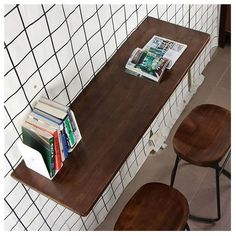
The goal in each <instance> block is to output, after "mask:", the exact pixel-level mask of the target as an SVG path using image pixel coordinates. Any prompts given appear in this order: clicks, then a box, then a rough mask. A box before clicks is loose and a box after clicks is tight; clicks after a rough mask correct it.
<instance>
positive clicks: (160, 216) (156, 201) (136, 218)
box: [114, 183, 189, 230]
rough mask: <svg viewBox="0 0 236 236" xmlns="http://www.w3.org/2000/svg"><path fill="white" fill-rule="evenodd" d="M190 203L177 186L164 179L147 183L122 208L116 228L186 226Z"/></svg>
mask: <svg viewBox="0 0 236 236" xmlns="http://www.w3.org/2000/svg"><path fill="white" fill-rule="evenodd" d="M188 216H189V206H188V202H187V200H186V198H185V197H184V196H183V195H182V194H181V193H180V192H179V191H178V190H176V189H174V188H172V187H170V186H168V185H165V184H161V183H148V184H145V185H143V186H142V187H141V188H140V189H139V190H138V191H137V192H136V193H135V194H134V195H133V197H132V198H131V199H130V200H129V202H128V203H127V204H126V206H125V207H124V209H123V211H122V212H121V214H120V216H119V218H118V220H117V222H116V224H115V228H114V229H115V230H183V229H184V228H185V227H186V225H187V220H188Z"/></svg>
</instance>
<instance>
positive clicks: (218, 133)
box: [170, 104, 230, 223]
mask: <svg viewBox="0 0 236 236" xmlns="http://www.w3.org/2000/svg"><path fill="white" fill-rule="evenodd" d="M173 146H174V150H175V152H176V154H177V157H176V161H175V166H174V168H173V171H172V175H171V184H170V185H171V186H173V184H174V180H175V175H176V170H177V167H178V163H179V161H180V159H183V160H185V161H187V162H189V163H191V164H193V165H197V166H202V167H212V168H214V169H215V171H216V195H217V218H215V219H209V218H203V217H198V216H193V215H191V214H190V218H191V219H194V220H199V221H204V222H209V223H210V222H214V221H217V220H219V219H220V217H221V211H220V184H219V176H220V174H221V173H223V174H224V175H226V176H227V177H228V178H230V173H229V172H227V171H226V170H225V169H224V167H225V165H226V163H227V161H228V159H229V157H230V112H229V111H228V110H226V109H224V108H222V107H219V106H216V105H211V104H204V105H200V106H198V107H196V108H194V109H193V110H192V111H191V112H190V114H189V115H188V116H187V117H186V118H185V119H184V120H183V122H182V123H181V124H180V126H179V128H178V130H177V131H176V133H175V135H174V138H173ZM226 154H228V155H227V157H226V159H225V161H224V163H223V165H222V166H221V167H220V166H219V162H220V161H221V160H222V159H223V158H224V157H225V156H226Z"/></svg>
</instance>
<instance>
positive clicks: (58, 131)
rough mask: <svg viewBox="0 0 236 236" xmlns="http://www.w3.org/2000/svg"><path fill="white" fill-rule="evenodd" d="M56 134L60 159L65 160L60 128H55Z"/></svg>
mask: <svg viewBox="0 0 236 236" xmlns="http://www.w3.org/2000/svg"><path fill="white" fill-rule="evenodd" d="M57 135H58V140H59V148H60V154H61V161H62V162H63V161H64V160H65V156H64V148H63V143H62V136H61V131H60V130H57Z"/></svg>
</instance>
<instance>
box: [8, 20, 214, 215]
mask: <svg viewBox="0 0 236 236" xmlns="http://www.w3.org/2000/svg"><path fill="white" fill-rule="evenodd" d="M153 35H158V36H162V37H165V38H168V39H172V40H175V41H177V42H181V43H184V44H187V45H188V47H187V49H186V50H185V51H184V53H183V54H182V55H181V57H180V58H179V59H178V61H177V62H176V63H175V65H174V66H173V67H172V69H171V70H169V71H165V74H164V77H163V79H162V81H161V82H160V83H159V84H158V83H156V82H154V81H151V80H149V79H144V78H138V77H135V76H132V75H129V74H127V73H126V72H125V64H126V62H127V60H128V58H129V56H130V54H131V53H132V51H133V50H134V49H135V48H136V47H140V48H142V47H143V46H144V45H145V44H146V43H147V42H148V41H149V40H150V39H151V37H152V36H153ZM209 38H210V37H209V35H208V34H206V33H202V32H198V31H195V30H191V29H188V28H184V27H181V26H177V25H174V24H171V23H168V22H164V21H161V20H157V19H154V18H151V17H148V18H147V19H146V20H144V22H143V23H142V24H141V25H140V26H139V27H138V29H137V30H136V31H135V32H134V33H132V35H131V36H130V37H129V38H128V40H127V41H126V42H125V43H124V44H123V45H122V46H121V48H120V49H119V50H118V51H117V53H116V54H115V55H114V56H113V57H112V58H111V60H110V61H109V62H108V63H107V64H106V65H105V66H104V68H103V69H102V70H101V71H100V72H99V73H98V74H97V75H96V76H95V78H94V79H93V80H92V81H91V82H90V84H89V85H88V86H87V87H86V88H85V89H84V90H83V91H82V93H81V94H80V95H79V96H78V97H77V99H76V100H75V101H74V102H73V104H72V106H71V108H72V110H73V111H74V113H75V116H76V118H77V122H78V125H79V128H80V131H81V134H82V141H81V142H80V143H79V144H78V145H77V147H76V148H75V149H74V151H73V152H72V153H70V155H69V158H68V159H67V160H66V161H65V162H64V166H63V168H62V169H61V170H60V172H59V173H58V174H57V176H55V178H54V179H53V180H52V181H50V180H48V179H46V178H45V177H42V176H41V175H39V174H37V173H35V172H34V171H32V170H30V169H28V168H27V167H26V166H25V163H24V161H22V162H21V163H20V164H19V165H18V167H17V168H16V169H15V170H14V171H13V173H12V176H13V177H14V178H15V179H17V180H18V181H20V182H22V183H24V184H26V185H28V186H30V187H31V188H32V189H34V190H36V191H38V192H40V193H42V194H44V195H45V196H47V197H48V198H50V199H53V200H54V201H56V202H58V203H59V204H62V205H64V206H65V207H67V208H69V209H71V210H73V211H74V212H76V213H78V214H80V215H82V216H86V215H87V214H88V213H89V212H90V210H91V209H92V207H93V206H94V204H95V203H96V201H97V200H98V199H99V197H100V196H101V194H102V193H103V191H104V190H105V189H106V187H107V186H108V184H109V183H110V181H111V180H112V179H113V177H114V176H115V175H116V173H117V172H118V170H119V169H120V167H121V166H122V164H123V163H124V162H125V160H126V159H127V157H128V156H129V155H130V153H131V152H132V150H133V149H134V147H135V146H136V145H137V143H138V141H139V140H140V139H141V137H142V136H143V134H144V133H145V131H146V130H147V128H148V127H149V126H150V125H151V123H152V121H153V120H154V118H155V117H156V116H157V114H158V113H159V112H160V110H161V109H162V107H163V105H164V104H165V102H166V101H167V100H168V99H169V97H170V95H171V94H172V93H173V91H174V90H175V88H176V87H177V85H178V84H179V83H180V82H181V80H182V79H183V77H184V75H185V74H186V73H187V72H188V70H189V69H190V67H191V65H192V64H193V63H194V61H195V59H196V58H197V57H198V55H199V54H200V53H201V51H202V50H203V49H204V47H205V46H206V44H207V42H208V41H209Z"/></svg>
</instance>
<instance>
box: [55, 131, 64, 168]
mask: <svg viewBox="0 0 236 236" xmlns="http://www.w3.org/2000/svg"><path fill="white" fill-rule="evenodd" d="M53 137H54V150H55V171H58V170H60V169H61V167H62V161H61V151H60V144H59V137H58V132H57V131H55V132H54V134H53Z"/></svg>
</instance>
